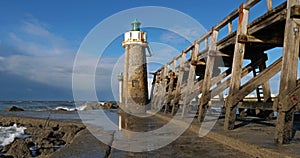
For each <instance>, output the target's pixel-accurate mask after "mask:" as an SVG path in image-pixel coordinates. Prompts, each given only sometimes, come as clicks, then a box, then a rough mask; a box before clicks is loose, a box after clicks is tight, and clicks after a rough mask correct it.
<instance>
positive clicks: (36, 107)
mask: <svg viewBox="0 0 300 158" xmlns="http://www.w3.org/2000/svg"><path fill="white" fill-rule="evenodd" d="M87 103H96V102H76V105H77V107H76V106H75V102H74V101H0V111H3V110H4V109H6V108H10V107H12V106H16V107H18V108H22V109H24V110H26V111H27V110H29V111H44V110H57V109H64V110H67V111H74V110H83V109H84V108H85V107H86V104H87ZM100 103H104V102H100Z"/></svg>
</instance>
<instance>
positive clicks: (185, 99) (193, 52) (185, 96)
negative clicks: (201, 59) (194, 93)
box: [181, 43, 199, 117]
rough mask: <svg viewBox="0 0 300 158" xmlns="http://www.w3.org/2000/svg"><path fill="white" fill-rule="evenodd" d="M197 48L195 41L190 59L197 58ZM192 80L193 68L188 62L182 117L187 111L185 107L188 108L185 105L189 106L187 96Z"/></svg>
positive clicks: (193, 77)
mask: <svg viewBox="0 0 300 158" xmlns="http://www.w3.org/2000/svg"><path fill="white" fill-rule="evenodd" d="M198 49H199V44H197V43H196V44H195V47H194V50H192V52H191V61H193V60H195V59H196V58H197V53H198ZM194 81H195V68H194V66H193V65H192V64H190V69H189V76H188V79H187V86H186V88H185V89H186V90H185V93H184V95H183V96H184V98H183V105H182V113H181V117H184V116H185V114H186V113H187V108H188V107H187V106H189V103H190V100H189V98H188V96H189V95H190V93H191V89H192V88H193V87H194Z"/></svg>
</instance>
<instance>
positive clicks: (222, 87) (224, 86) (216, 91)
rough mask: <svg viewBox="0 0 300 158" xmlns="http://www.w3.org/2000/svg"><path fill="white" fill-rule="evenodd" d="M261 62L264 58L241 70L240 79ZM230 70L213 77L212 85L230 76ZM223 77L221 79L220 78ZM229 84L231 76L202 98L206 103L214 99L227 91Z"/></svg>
mask: <svg viewBox="0 0 300 158" xmlns="http://www.w3.org/2000/svg"><path fill="white" fill-rule="evenodd" d="M262 61H265V58H260V59H259V60H257V61H256V62H255V63H250V64H248V65H247V66H245V67H244V68H243V70H242V76H241V77H242V78H243V77H245V76H246V75H247V74H248V73H249V72H251V71H252V70H253V67H256V66H257V65H259V64H260V63H261V62H262ZM231 71H232V70H231V69H228V70H227V71H225V72H223V73H221V74H220V75H219V76H217V77H215V78H214V79H213V80H212V84H211V86H212V85H214V84H216V83H218V82H219V81H221V80H222V79H223V78H225V77H226V76H228V75H230V72H231ZM222 77H223V78H222ZM230 82H231V76H230V77H228V78H227V79H226V80H225V81H223V82H221V83H219V85H218V86H217V87H215V88H214V89H212V90H211V91H210V92H209V93H207V95H202V98H203V99H204V100H205V101H206V102H208V101H209V99H210V97H215V96H216V95H218V94H220V93H221V92H223V91H224V90H225V89H227V88H228V87H229V85H230Z"/></svg>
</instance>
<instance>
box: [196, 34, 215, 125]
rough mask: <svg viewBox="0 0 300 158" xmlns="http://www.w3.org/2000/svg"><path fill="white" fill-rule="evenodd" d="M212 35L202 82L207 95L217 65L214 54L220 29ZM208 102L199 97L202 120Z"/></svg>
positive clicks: (203, 91) (203, 90)
mask: <svg viewBox="0 0 300 158" xmlns="http://www.w3.org/2000/svg"><path fill="white" fill-rule="evenodd" d="M212 32H213V33H212V35H211V38H210V48H209V56H208V58H207V61H206V62H207V64H206V67H205V74H204V79H203V84H202V90H201V92H202V95H206V94H207V93H208V92H209V89H210V87H211V78H212V74H213V71H214V67H215V66H214V65H215V56H214V55H213V54H214V53H213V52H214V51H216V50H217V41H218V31H216V30H213V31H212ZM207 103H208V102H206V101H205V100H203V99H202V97H201V98H200V99H199V116H198V119H199V120H200V121H202V120H203V119H204V116H205V113H206V110H207Z"/></svg>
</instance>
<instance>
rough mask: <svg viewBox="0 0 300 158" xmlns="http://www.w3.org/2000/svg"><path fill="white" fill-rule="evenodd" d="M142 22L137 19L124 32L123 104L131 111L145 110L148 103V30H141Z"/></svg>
mask: <svg viewBox="0 0 300 158" xmlns="http://www.w3.org/2000/svg"><path fill="white" fill-rule="evenodd" d="M140 25H141V23H140V22H139V21H138V20H137V19H135V20H134V21H133V22H132V23H131V26H132V29H131V31H128V32H126V33H125V34H124V41H123V42H122V46H123V47H124V48H125V59H124V60H125V62H124V85H123V88H124V90H123V98H124V99H123V105H125V108H126V109H127V110H128V111H129V112H131V113H143V112H145V105H146V104H147V103H148V83H147V62H146V49H147V48H148V43H147V40H146V32H142V31H141V30H140Z"/></svg>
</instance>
